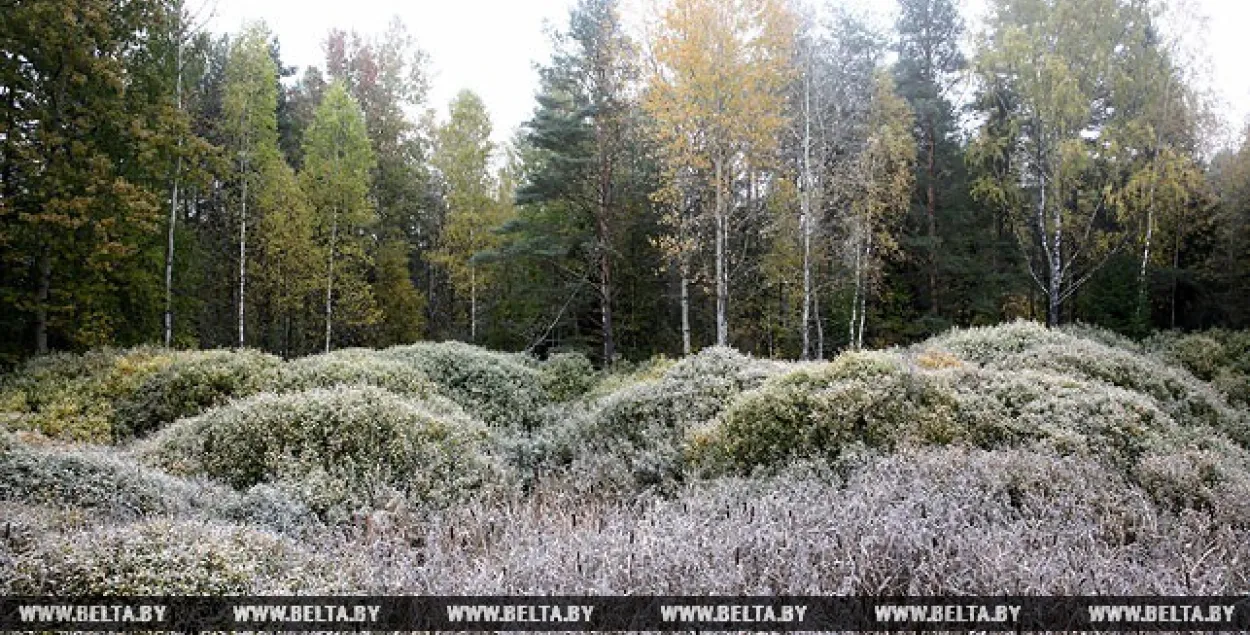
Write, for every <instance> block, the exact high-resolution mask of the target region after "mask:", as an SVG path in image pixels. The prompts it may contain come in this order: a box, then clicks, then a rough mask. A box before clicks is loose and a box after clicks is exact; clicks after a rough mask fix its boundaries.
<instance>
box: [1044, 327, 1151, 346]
mask: <svg viewBox="0 0 1250 635" xmlns="http://www.w3.org/2000/svg"><path fill="white" fill-rule="evenodd" d="M1059 330H1060V331H1062V332H1064V333H1067V334H1068V335H1071V336H1073V337H1076V338H1078V339H1083V340H1091V341H1094V342H1098V343H1099V344H1102V345H1104V346H1110V347H1112V348H1119V349H1123V350H1126V351H1129V352H1130V353H1143V352H1145V350H1144V349H1143V347H1142V345H1141V344H1140V343H1138V342H1136V341H1135V340H1133V339H1131V338H1128V337H1125V336H1124V335H1120V334H1119V333H1116V332H1115V331H1111V330H1108V329H1105V328H1102V327H1101V326H1095V325H1093V324H1086V323H1084V322H1076V323H1074V324H1065V325H1063V326H1061V327H1059Z"/></svg>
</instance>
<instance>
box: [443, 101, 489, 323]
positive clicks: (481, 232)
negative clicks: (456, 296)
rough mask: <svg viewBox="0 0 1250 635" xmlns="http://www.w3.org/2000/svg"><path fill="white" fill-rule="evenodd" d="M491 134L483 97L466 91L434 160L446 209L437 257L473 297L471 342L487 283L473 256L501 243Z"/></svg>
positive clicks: (453, 107)
mask: <svg viewBox="0 0 1250 635" xmlns="http://www.w3.org/2000/svg"><path fill="white" fill-rule="evenodd" d="M490 131H491V125H490V117H489V116H488V115H487V113H486V105H485V104H483V103H482V99H481V98H480V97H478V96H477V95H475V94H474V93H472V92H470V91H467V90H466V91H461V92H460V94H458V95H456V98H455V99H453V100H452V102H451V106H450V117H449V119H448V121H447V122H446V123H445V124H443V125H442V126H441V127H439V129H438V132H437V134H436V136H435V141H436V143H435V146H434V154H433V157H432V163H433V164H434V167H435V169H436V170H438V173H439V176H440V178H441V179H442V183H443V188H444V192H445V200H446V205H447V221H446V223H445V224H444V226H443V230H442V234H441V236H440V237H439V241H438V242H439V247H438V250H437V251H436V252H435V254H434V258H435V260H436V262H438V263H439V264H441V265H442V266H443V267H445V268H446V269H447V270H448V271H449V272H450V273H451V279H452V284H453V285H454V286H455V287H456V290H457V292H458V293H460V294H463V295H467V296H468V300H469V309H468V318H469V319H468V322H469V333H468V336H469V340H470V341H475V340H476V339H477V334H478V293H479V291H480V289H481V287H482V286H483V285H484V284H485V283H486V282H488V280H487V276H486V274H485V272H484V271H480V269H482V267H480V266H479V265H478V263H477V262H475V261H474V260H473V256H474V255H475V254H477V253H478V252H482V251H485V250H487V249H490V248H492V247H494V246H496V245H497V243H498V240H499V237H498V235H497V234H495V233H494V232H493V230H494V229H495V228H497V227H498V226H499V225H500V221H501V219H500V218H499V205H498V204H497V202H496V200H495V184H494V183H493V179H492V177H491V172H490V158H491V153H492V152H493V151H494V144H493V143H491V140H490Z"/></svg>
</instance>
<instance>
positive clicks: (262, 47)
mask: <svg viewBox="0 0 1250 635" xmlns="http://www.w3.org/2000/svg"><path fill="white" fill-rule="evenodd" d="M269 39H270V36H269V30H268V28H267V27H266V26H265V25H264V24H263V23H254V24H251V25H249V26H248V27H246V28H245V29H244V30H243V32H242V33H241V34H240V35H239V37H238V38H237V39H236V40H235V41H234V42H233V44H232V46H231V48H230V58H229V61H228V62H227V64H226V79H225V87H224V95H223V97H222V118H223V122H222V127H223V128H224V129H225V132H226V136H227V138H228V139H229V150H230V153H231V155H232V156H231V159H232V160H233V161H234V163H235V165H236V168H235V178H234V181H235V184H236V187H237V194H236V196H237V206H238V210H239V211H238V216H237V221H238V237H239V240H238V247H239V258H238V292H237V294H236V297H235V302H236V303H237V313H236V316H237V327H238V328H237V339H236V344H237V345H238V346H240V347H242V346H244V345H246V343H247V340H246V337H245V335H246V333H245V319H246V307H247V253H248V243H247V230H248V220H249V214H248V202H249V189H250V190H251V193H250V196H252V197H255V196H256V191H255V190H256V184H257V182H258V180H259V175H260V174H261V171H262V170H263V168H264V166H266V165H268V164H269V163H270V162H273V161H281V160H282V159H281V156H280V154H279V151H278V120H277V108H278V82H277V79H278V68H277V65H276V64H274V61H273V58H272V57H271V56H270V50H269ZM253 211H255V210H253Z"/></svg>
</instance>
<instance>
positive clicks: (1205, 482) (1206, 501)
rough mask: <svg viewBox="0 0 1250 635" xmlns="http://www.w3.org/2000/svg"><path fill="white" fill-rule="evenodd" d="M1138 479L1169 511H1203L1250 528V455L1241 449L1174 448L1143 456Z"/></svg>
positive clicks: (1221, 519)
mask: <svg viewBox="0 0 1250 635" xmlns="http://www.w3.org/2000/svg"><path fill="white" fill-rule="evenodd" d="M1134 477H1135V478H1136V480H1137V482H1139V483H1140V484H1141V485H1142V487H1143V488H1144V489H1145V490H1146V491H1147V492H1149V493H1150V495H1151V496H1152V497H1153V498H1154V500H1155V501H1156V502H1158V503H1159V504H1160V505H1162V506H1163V507H1164V508H1166V509H1171V510H1181V509H1199V510H1203V511H1208V512H1210V513H1212V514H1213V515H1214V516H1215V517H1216V519H1217V520H1218V521H1220V522H1221V523H1231V524H1235V525H1240V526H1242V527H1250V455H1247V454H1246V452H1245V451H1244V450H1242V449H1241V448H1230V447H1224V448H1220V447H1218V446H1217V447H1215V448H1198V447H1189V448H1171V449H1170V451H1167V452H1156V453H1152V454H1150V455H1148V456H1146V457H1143V458H1142V460H1141V462H1140V463H1139V464H1138V466H1137V469H1136V470H1135V472H1134Z"/></svg>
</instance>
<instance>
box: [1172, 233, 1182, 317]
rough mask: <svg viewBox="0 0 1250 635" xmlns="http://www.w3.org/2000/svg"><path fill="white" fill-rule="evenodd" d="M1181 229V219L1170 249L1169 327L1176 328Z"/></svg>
mask: <svg viewBox="0 0 1250 635" xmlns="http://www.w3.org/2000/svg"><path fill="white" fill-rule="evenodd" d="M1181 227H1184V222H1183V219H1182V222H1181V223H1178V224H1177V229H1176V242H1175V244H1174V245H1173V247H1172V317H1171V321H1170V327H1171V328H1176V293H1177V289H1178V287H1179V286H1180V270H1181V229H1180V228H1181Z"/></svg>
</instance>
